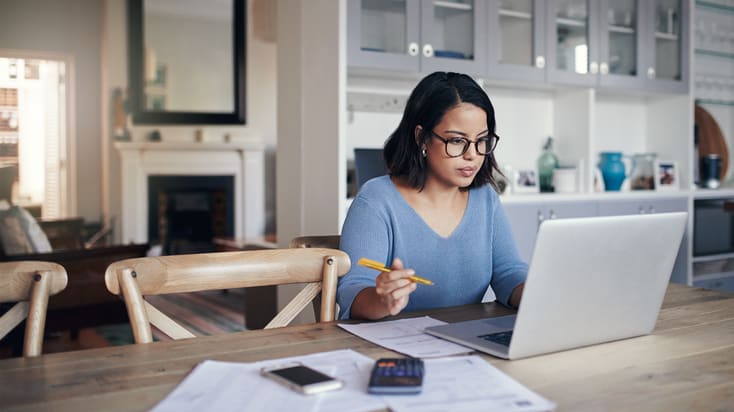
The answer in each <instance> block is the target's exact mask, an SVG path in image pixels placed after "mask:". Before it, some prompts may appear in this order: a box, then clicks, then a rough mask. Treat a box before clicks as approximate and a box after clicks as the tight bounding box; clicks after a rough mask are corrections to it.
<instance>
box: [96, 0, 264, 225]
mask: <svg viewBox="0 0 734 412" xmlns="http://www.w3.org/2000/svg"><path fill="white" fill-rule="evenodd" d="M247 3H248V13H247V19H248V21H247V44H246V51H247V69H246V76H247V81H246V83H247V100H246V110H247V113H246V117H247V124H246V125H244V126H209V125H203V126H165V125H151V126H140V125H138V126H134V127H133V130H132V137H133V140H144V139H145V138H146V136H147V135H148V134H149V133H150V132H151V131H153V130H158V131H160V132H161V136H162V139H163V140H167V141H189V142H190V141H194V137H195V134H196V131H197V130H198V129H201V130H202V131H203V132H204V135H205V138H207V139H212V140H215V139H217V140H219V141H221V139H222V138H223V136H224V135H225V134H230V135H231V136H233V138H234V139H236V138H245V137H248V136H254V137H259V138H261V139H262V140H263V141H264V142H265V145H266V151H267V154H266V165H265V171H264V173H265V190H266V192H265V196H266V204H265V208H266V219H267V222H266V232H268V233H272V232H274V230H275V227H274V226H275V150H276V144H277V133H276V130H277V124H276V104H275V103H276V90H277V89H276V67H277V56H276V51H277V47H276V43H275V42H274V41H272V40H264V39H263V37H267V36H263V31H264V30H265V29H267V28H268V27H269V24H274V22H272V23H270V22H269V21H268V18H269V17H274V15H272V16H269V9H268V8H269V7H274V6H273V5H270V4H268V3H259V2H256V1H248V2H247ZM255 4H257V6H258V7H261V6H262V7H264V10H263V9H262V8H260V9H258V11H259V12H258V18H259V19H261V20H262V21H259V22H258V23H257V24H255V23H254V21H253V19H254V14H255V13H254V12H253V6H254V5H255ZM105 6H106V10H105V14H104V32H105V36H104V41H103V44H104V49H105V52H104V54H103V59H104V66H105V75H104V86H103V91H104V97H103V102H104V104H106V105H108V106H109V105H110V99H111V98H112V93H113V90H114V89H115V88H117V87H120V88H123V89H125V88H126V87H127V60H128V59H127V26H126V22H125V19H124V16H125V15H126V6H125V2H124V1H120V0H105ZM263 11H264V12H263ZM256 30H257V31H256ZM105 112H106V113H109V111H105ZM104 135H105V140H106V144H107V147H106V148H105V149H104V156H106V157H107V158H108V163H107V167H106V169H105V173H106V174H107V178H106V179H105V180H106V181H107V182H108V187H109V188H110V189H111V190H110V192H109V194H108V197H107V198H108V199H109V205H108V207H109V209H108V213H106V215H108V216H111V217H117V219H118V220H119V216H120V207H121V206H120V205H121V203H122V202H121V201H120V186H121V185H120V164H119V156H118V153H117V152H116V151H115V149H114V148H112V145H111V144H109V142H110V139H111V127H110V126H109V125H107V126H106V127H105V128H104ZM245 198H247V196H246V195H245ZM117 223H118V228H119V221H118V222H117ZM117 233H119V230H117Z"/></svg>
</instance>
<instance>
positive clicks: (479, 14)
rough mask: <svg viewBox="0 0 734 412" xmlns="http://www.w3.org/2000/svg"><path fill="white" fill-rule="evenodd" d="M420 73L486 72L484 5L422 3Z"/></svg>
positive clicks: (450, 0) (453, 0) (455, 0)
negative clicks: (441, 71)
mask: <svg viewBox="0 0 734 412" xmlns="http://www.w3.org/2000/svg"><path fill="white" fill-rule="evenodd" d="M421 5H422V9H421V42H422V44H421V71H423V72H432V71H435V70H443V71H446V70H450V71H459V72H463V73H467V74H474V75H480V76H481V75H484V74H485V72H486V57H485V56H486V30H487V26H486V2H485V1H482V0H477V1H475V0H433V1H425V0H424V1H421Z"/></svg>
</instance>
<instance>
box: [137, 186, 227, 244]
mask: <svg viewBox="0 0 734 412" xmlns="http://www.w3.org/2000/svg"><path fill="white" fill-rule="evenodd" d="M222 236H227V237H232V236H234V176H185V175H184V176H159V175H154V176H148V240H149V241H150V243H151V244H160V245H161V246H162V247H163V252H164V253H165V254H169V255H174V254H183V253H202V252H213V251H215V250H216V247H215V245H214V242H213V239H214V238H215V237H222Z"/></svg>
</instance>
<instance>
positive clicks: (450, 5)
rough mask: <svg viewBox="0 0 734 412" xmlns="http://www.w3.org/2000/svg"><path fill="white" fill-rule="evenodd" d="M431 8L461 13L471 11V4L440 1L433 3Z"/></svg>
mask: <svg viewBox="0 0 734 412" xmlns="http://www.w3.org/2000/svg"><path fill="white" fill-rule="evenodd" d="M433 6H434V7H438V8H443V9H451V10H462V11H470V10H471V9H472V6H471V4H466V3H454V2H453V1H442V0H436V1H434V2H433Z"/></svg>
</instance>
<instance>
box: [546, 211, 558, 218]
mask: <svg viewBox="0 0 734 412" xmlns="http://www.w3.org/2000/svg"><path fill="white" fill-rule="evenodd" d="M557 217H558V216H556V212H554V211H553V209H551V211H550V216H548V218H549V219H551V220H553V219H555V218H557Z"/></svg>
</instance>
